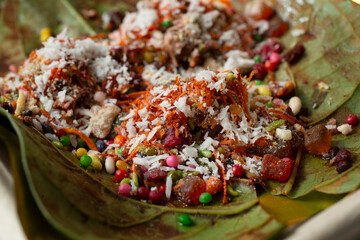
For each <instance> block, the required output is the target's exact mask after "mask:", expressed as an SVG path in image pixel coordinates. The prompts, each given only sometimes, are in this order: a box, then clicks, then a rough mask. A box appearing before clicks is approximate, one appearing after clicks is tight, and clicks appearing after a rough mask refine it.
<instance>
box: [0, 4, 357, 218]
mask: <svg viewBox="0 0 360 240" xmlns="http://www.w3.org/2000/svg"><path fill="white" fill-rule="evenodd" d="M244 9H245V11H244V12H243V13H242V12H236V11H235V10H234V9H233V7H232V6H231V3H230V1H226V0H222V1H220V0H219V1H206V0H197V1H188V0H176V1H175V0H173V1H170V0H152V1H150V0H146V1H141V2H139V3H138V5H137V12H130V13H127V14H126V15H125V17H124V19H123V21H122V23H121V24H120V26H119V28H118V29H117V30H115V31H113V32H112V33H110V34H109V35H108V36H106V35H105V37H104V35H98V36H90V37H86V38H83V39H77V38H70V37H67V36H66V31H64V32H62V33H61V34H59V35H58V36H57V37H49V38H47V39H43V38H44V36H43V35H42V39H43V40H45V41H44V42H43V45H44V46H43V47H42V48H41V49H39V50H35V51H33V52H32V53H31V54H30V56H29V58H28V59H27V60H26V61H25V62H24V63H23V64H22V65H21V66H20V68H19V69H16V68H15V69H14V66H12V68H11V72H10V73H9V74H7V75H6V76H5V77H4V78H1V79H0V93H1V107H2V108H3V109H5V110H7V111H8V112H9V113H11V114H13V115H14V116H15V117H17V118H19V119H21V120H23V121H24V123H25V124H27V125H29V126H33V127H34V128H36V129H37V130H38V131H40V132H42V133H43V134H44V135H45V137H46V138H48V139H49V140H50V141H52V143H53V144H54V145H55V146H56V147H57V148H59V149H65V150H68V151H72V152H73V153H74V155H75V156H76V158H77V160H76V161H78V164H79V165H80V166H81V167H82V168H83V169H85V170H86V171H89V172H94V173H101V172H106V173H107V174H110V175H111V177H112V178H113V180H114V187H116V188H118V192H119V194H120V195H123V196H126V197H134V198H136V199H140V200H142V201H149V202H151V203H153V204H166V205H168V206H177V207H186V206H197V205H199V204H209V203H211V202H214V201H220V202H222V203H223V204H225V203H227V202H230V201H231V197H236V196H237V195H239V194H242V193H240V192H237V191H235V190H234V189H233V188H232V185H233V183H234V181H237V180H239V179H246V181H249V182H251V183H258V184H265V180H274V181H279V182H286V181H287V180H288V179H289V178H291V177H292V175H295V174H296V169H295V165H296V162H298V161H300V160H301V154H302V153H303V152H305V151H307V152H308V153H310V154H313V155H316V156H319V157H322V158H323V159H328V160H329V163H328V164H329V165H334V167H336V170H337V171H338V172H339V173H341V172H343V171H345V170H347V169H348V168H350V167H351V165H352V163H351V160H350V157H351V154H350V152H349V151H348V150H346V149H339V148H337V147H332V146H331V142H330V141H331V137H332V135H334V134H338V133H339V132H340V133H342V134H345V135H347V134H351V132H352V130H353V127H355V126H356V125H357V124H358V118H357V116H355V115H349V116H348V118H347V123H346V124H343V125H340V126H338V127H337V126H336V120H335V119H330V121H329V122H328V123H327V124H326V125H323V124H318V125H315V126H312V127H310V128H307V127H305V126H306V122H305V121H306V108H304V107H303V106H302V102H301V99H300V98H299V97H297V96H294V89H295V85H294V82H292V81H290V80H288V81H281V80H280V79H276V77H275V74H274V72H276V70H277V69H278V67H279V66H280V64H282V65H285V66H288V65H289V64H294V63H296V61H298V60H299V59H300V58H301V57H302V55H303V53H304V51H305V48H304V46H303V45H302V44H301V43H299V44H297V45H295V46H294V47H293V48H291V49H286V50H283V45H282V43H281V41H280V40H279V39H278V38H279V37H280V36H282V35H283V34H284V33H285V32H286V31H287V29H288V24H287V23H286V22H285V21H283V20H282V19H281V17H280V16H278V15H277V13H276V11H275V10H274V9H273V8H272V7H271V6H270V5H268V4H267V3H265V2H263V1H254V2H251V3H248V4H247V5H246V6H245V8H244ZM184 221H185V220H184Z"/></svg>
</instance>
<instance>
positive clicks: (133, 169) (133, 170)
mask: <svg viewBox="0 0 360 240" xmlns="http://www.w3.org/2000/svg"><path fill="white" fill-rule="evenodd" d="M135 166H136V163H134V162H133V164H132V166H131V172H133V173H136V169H135Z"/></svg>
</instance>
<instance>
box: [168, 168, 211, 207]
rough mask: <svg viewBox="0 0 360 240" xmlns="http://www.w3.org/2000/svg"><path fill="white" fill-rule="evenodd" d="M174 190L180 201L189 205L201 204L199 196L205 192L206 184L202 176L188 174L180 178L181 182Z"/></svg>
mask: <svg viewBox="0 0 360 240" xmlns="http://www.w3.org/2000/svg"><path fill="white" fill-rule="evenodd" d="M174 190H175V191H174V192H175V194H176V196H177V197H178V199H179V200H180V201H182V202H184V203H186V204H187V205H189V206H194V205H197V204H199V197H200V195H201V194H202V193H203V192H205V190H206V184H205V182H204V180H203V179H201V178H200V177H198V176H194V175H188V176H187V177H185V178H183V179H180V181H179V183H178V184H177V185H176V186H175V187H174Z"/></svg>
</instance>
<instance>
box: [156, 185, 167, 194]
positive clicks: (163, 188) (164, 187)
mask: <svg viewBox="0 0 360 240" xmlns="http://www.w3.org/2000/svg"><path fill="white" fill-rule="evenodd" d="M158 191H159V192H160V193H162V194H165V191H166V184H165V183H161V184H160V185H159V186H158Z"/></svg>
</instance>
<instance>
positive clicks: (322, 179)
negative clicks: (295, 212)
mask: <svg viewBox="0 0 360 240" xmlns="http://www.w3.org/2000/svg"><path fill="white" fill-rule="evenodd" d="M359 101H360V87H358V88H357V89H356V90H355V92H354V94H353V95H352V96H351V98H350V100H348V101H347V102H346V103H345V104H344V105H342V106H341V108H339V109H338V110H337V111H336V112H334V113H333V114H332V115H331V116H332V117H335V118H336V119H337V120H338V124H342V123H345V121H346V117H347V116H348V115H349V114H355V115H360V108H359V105H358V103H359ZM359 138H360V131H359V129H358V127H355V129H354V132H353V133H352V134H350V135H348V136H344V135H342V134H336V135H334V136H333V138H332V145H334V146H338V147H340V148H341V147H343V148H346V149H347V150H349V151H350V152H351V154H352V161H353V167H352V168H350V169H349V170H347V171H345V172H344V173H342V174H339V173H338V172H337V171H336V169H335V166H329V162H328V161H326V160H322V159H320V158H318V157H315V156H311V155H310V154H307V155H306V156H305V158H304V160H303V161H301V164H300V168H299V172H298V176H297V178H296V181H295V185H294V188H293V191H291V192H290V194H289V196H291V197H299V196H303V195H305V194H307V193H309V192H310V191H312V190H318V191H321V192H324V193H332V194H340V193H345V192H349V191H352V190H354V189H356V188H358V187H359V186H360V177H359V175H360V143H359Z"/></svg>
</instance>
